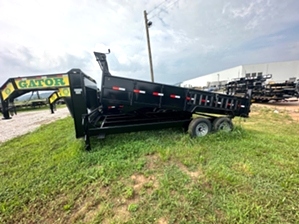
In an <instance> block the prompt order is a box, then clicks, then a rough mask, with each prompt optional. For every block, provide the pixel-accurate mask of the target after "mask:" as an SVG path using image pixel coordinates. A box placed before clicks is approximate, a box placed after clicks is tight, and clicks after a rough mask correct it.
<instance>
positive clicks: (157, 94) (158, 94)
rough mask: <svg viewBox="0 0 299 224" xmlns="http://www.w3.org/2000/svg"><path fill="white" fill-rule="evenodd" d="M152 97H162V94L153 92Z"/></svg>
mask: <svg viewBox="0 0 299 224" xmlns="http://www.w3.org/2000/svg"><path fill="white" fill-rule="evenodd" d="M153 95H154V96H164V93H158V92H153Z"/></svg>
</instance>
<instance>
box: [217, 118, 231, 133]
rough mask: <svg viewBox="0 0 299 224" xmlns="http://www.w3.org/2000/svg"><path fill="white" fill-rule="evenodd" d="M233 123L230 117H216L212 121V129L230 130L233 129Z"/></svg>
mask: <svg viewBox="0 0 299 224" xmlns="http://www.w3.org/2000/svg"><path fill="white" fill-rule="evenodd" d="M233 127H234V126H233V123H232V121H231V119H229V118H227V117H218V118H216V119H215V120H214V122H213V130H214V131H221V130H222V131H225V132H230V131H232V130H233Z"/></svg>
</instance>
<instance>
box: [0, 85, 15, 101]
mask: <svg viewBox="0 0 299 224" xmlns="http://www.w3.org/2000/svg"><path fill="white" fill-rule="evenodd" d="M14 90H15V88H14V87H13V84H12V83H11V82H9V83H7V85H6V86H5V87H4V89H3V90H1V94H2V98H3V100H6V99H7V98H8V97H9V96H10V94H12V92H13V91H14Z"/></svg>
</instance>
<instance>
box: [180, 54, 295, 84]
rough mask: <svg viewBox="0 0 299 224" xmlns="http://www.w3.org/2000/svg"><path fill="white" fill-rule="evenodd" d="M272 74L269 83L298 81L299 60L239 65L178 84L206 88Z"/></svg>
mask: <svg viewBox="0 0 299 224" xmlns="http://www.w3.org/2000/svg"><path fill="white" fill-rule="evenodd" d="M254 73H255V75H258V73H262V74H263V75H266V74H272V79H271V80H269V81H274V82H283V81H286V80H288V79H289V78H292V77H296V78H297V79H299V60H296V61H285V62H271V63H263V64H251V65H240V66H237V67H233V68H230V69H226V70H222V71H218V72H214V73H211V74H207V75H204V76H200V77H197V78H194V79H190V80H186V81H184V82H182V83H181V84H180V86H182V87H189V88H192V87H208V85H209V84H211V83H213V84H214V83H215V82H217V81H220V82H223V81H231V80H233V79H237V78H241V77H245V76H246V74H247V75H249V74H250V76H252V75H254Z"/></svg>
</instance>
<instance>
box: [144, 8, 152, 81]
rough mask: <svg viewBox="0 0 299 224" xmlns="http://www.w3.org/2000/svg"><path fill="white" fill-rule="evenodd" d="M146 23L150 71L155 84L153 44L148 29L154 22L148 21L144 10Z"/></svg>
mask: <svg viewBox="0 0 299 224" xmlns="http://www.w3.org/2000/svg"><path fill="white" fill-rule="evenodd" d="M144 22H145V30H146V39H147V48H148V57H149V63H150V69H151V78H152V82H154V70H153V62H152V52H151V43H150V38H149V33H148V28H149V27H150V26H151V25H152V22H150V21H148V20H147V13H146V11H145V10H144Z"/></svg>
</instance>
